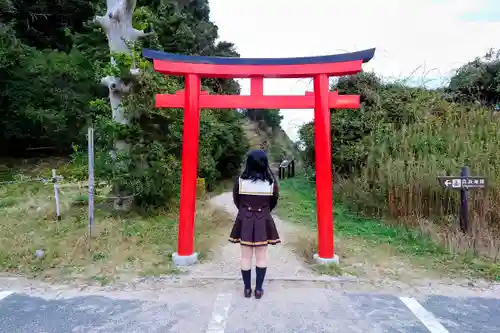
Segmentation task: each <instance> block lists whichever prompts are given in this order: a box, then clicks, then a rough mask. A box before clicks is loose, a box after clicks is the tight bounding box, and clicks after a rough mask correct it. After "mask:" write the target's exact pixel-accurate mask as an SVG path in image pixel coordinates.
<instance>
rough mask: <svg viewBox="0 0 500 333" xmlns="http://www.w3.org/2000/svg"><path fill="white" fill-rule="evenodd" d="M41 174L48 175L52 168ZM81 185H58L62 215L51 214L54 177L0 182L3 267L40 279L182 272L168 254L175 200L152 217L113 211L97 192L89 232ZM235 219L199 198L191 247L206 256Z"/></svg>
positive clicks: (173, 243) (173, 241) (108, 279)
mask: <svg viewBox="0 0 500 333" xmlns="http://www.w3.org/2000/svg"><path fill="white" fill-rule="evenodd" d="M42 173H44V174H45V173H47V174H50V169H45V170H43V171H42ZM86 191H87V190H86V189H85V188H78V187H63V188H62V192H61V195H60V202H61V215H62V221H57V219H56V214H55V200H54V192H53V187H52V186H51V184H47V185H44V184H42V183H39V182H38V183H37V182H26V183H21V184H6V185H1V186H0V216H1V220H0V221H1V222H0V270H2V271H4V272H11V273H16V274H23V275H27V276H30V277H36V278H45V279H83V280H87V281H95V282H97V283H100V284H108V283H112V282H113V281H115V280H117V279H125V278H127V277H135V276H148V275H165V274H176V273H179V271H178V270H177V268H176V267H175V266H174V265H173V263H172V260H171V254H172V253H173V252H174V251H175V250H176V247H177V233H178V226H177V224H178V209H177V208H178V203H175V202H174V203H172V204H171V205H170V206H169V207H165V208H164V209H163V210H162V211H161V212H160V213H158V214H156V215H154V216H148V217H144V216H140V215H137V214H135V213H126V214H123V213H122V214H117V213H114V212H113V211H112V209H111V207H112V201H111V200H107V199H105V198H103V197H105V195H106V189H105V188H104V189H102V190H101V192H99V193H98V196H97V199H96V210H95V222H94V228H93V232H92V237H91V238H89V226H88V212H87V196H86ZM230 223H232V220H231V219H230V218H229V217H228V216H227V215H226V214H225V213H224V212H221V211H220V210H217V209H214V208H212V207H211V206H210V205H209V204H208V203H206V202H205V201H204V200H200V201H199V202H198V204H197V214H196V235H195V248H196V251H199V252H200V253H201V255H202V257H203V256H205V257H206V253H209V251H210V249H211V247H212V246H213V245H214V242H218V240H219V239H218V238H217V237H214V234H216V233H217V232H218V230H219V229H220V230H222V229H223V230H224V231H225V230H226V229H227V226H228V225H230Z"/></svg>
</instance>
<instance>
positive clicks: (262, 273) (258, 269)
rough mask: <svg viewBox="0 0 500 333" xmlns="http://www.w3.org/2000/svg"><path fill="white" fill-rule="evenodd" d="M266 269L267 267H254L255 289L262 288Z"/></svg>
mask: <svg viewBox="0 0 500 333" xmlns="http://www.w3.org/2000/svg"><path fill="white" fill-rule="evenodd" d="M266 271H267V267H258V266H256V267H255V273H256V275H257V276H256V281H255V282H256V283H255V290H262V284H263V283H264V278H265V277H266Z"/></svg>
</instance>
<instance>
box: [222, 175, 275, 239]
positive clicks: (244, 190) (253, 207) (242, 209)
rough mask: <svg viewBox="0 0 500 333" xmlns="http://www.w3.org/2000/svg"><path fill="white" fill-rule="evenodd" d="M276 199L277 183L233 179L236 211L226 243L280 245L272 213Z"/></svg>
mask: <svg viewBox="0 0 500 333" xmlns="http://www.w3.org/2000/svg"><path fill="white" fill-rule="evenodd" d="M278 198H279V191H278V184H277V183H276V181H274V182H273V184H269V182H268V181H261V180H258V181H252V180H249V179H241V178H238V179H236V181H235V183H234V187H233V201H234V204H235V205H236V207H237V208H238V215H237V216H236V220H235V222H234V225H233V228H232V230H231V234H230V236H229V241H230V242H232V243H239V244H241V245H245V246H267V245H276V244H278V243H280V242H281V241H280V237H279V234H278V230H277V229H276V225H275V223H274V220H273V217H272V215H271V212H272V210H273V209H274V208H275V207H276V205H277V203H278Z"/></svg>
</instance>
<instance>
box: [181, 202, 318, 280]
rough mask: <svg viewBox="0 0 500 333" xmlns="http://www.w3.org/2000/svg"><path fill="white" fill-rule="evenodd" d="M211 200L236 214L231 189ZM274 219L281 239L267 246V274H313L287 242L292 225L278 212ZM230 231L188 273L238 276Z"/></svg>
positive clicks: (237, 252) (237, 248) (236, 248)
mask: <svg viewBox="0 0 500 333" xmlns="http://www.w3.org/2000/svg"><path fill="white" fill-rule="evenodd" d="M210 202H211V204H212V205H214V206H216V207H219V208H222V209H224V210H225V211H226V212H228V213H230V214H231V215H232V216H234V217H236V214H237V209H236V207H235V206H234V203H233V196H232V193H231V192H225V193H223V194H220V195H218V196H216V197H213V198H212V199H211V201H210ZM274 221H275V223H276V227H277V228H278V231H279V233H280V238H281V241H282V243H281V244H279V245H276V246H269V269H268V276H269V277H270V278H291V277H292V278H299V277H300V278H310V277H313V276H314V273H313V272H312V271H311V270H309V269H308V268H307V267H306V265H305V264H304V263H303V261H302V260H301V259H300V258H298V257H297V255H295V254H294V253H293V251H292V249H291V246H290V245H289V244H288V243H287V240H288V239H291V237H292V235H293V234H294V233H295V234H296V232H297V231H296V230H295V228H294V227H293V226H291V225H289V224H287V223H284V222H283V221H282V220H281V219H280V218H278V217H277V216H274ZM229 231H230V230H227V234H226V235H222V236H221V246H220V247H219V248H216V249H214V250H213V253H212V254H211V256H210V260H207V261H206V262H202V263H201V264H198V265H196V266H194V267H192V268H190V274H191V275H193V276H200V277H207V276H217V277H219V276H220V277H233V276H238V277H239V274H240V273H239V267H240V264H239V258H240V246H239V245H236V244H232V243H229V242H228V241H227V237H228V235H229Z"/></svg>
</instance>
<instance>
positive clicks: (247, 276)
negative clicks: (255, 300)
mask: <svg viewBox="0 0 500 333" xmlns="http://www.w3.org/2000/svg"><path fill="white" fill-rule="evenodd" d="M241 276H242V277H243V284H244V285H245V289H251V288H252V286H251V279H252V270H251V269H249V270H246V271H245V270H241Z"/></svg>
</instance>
